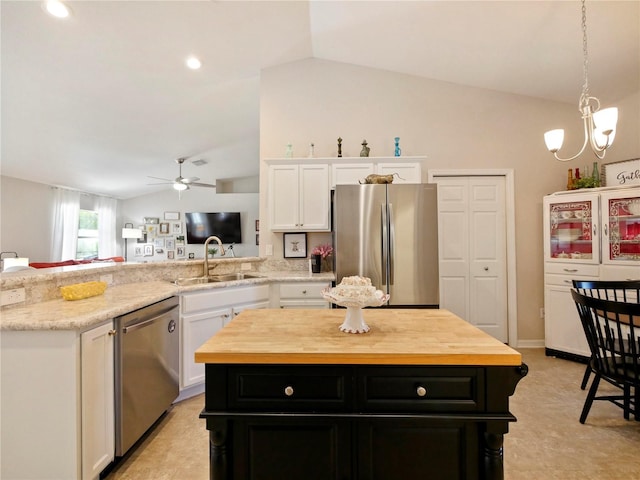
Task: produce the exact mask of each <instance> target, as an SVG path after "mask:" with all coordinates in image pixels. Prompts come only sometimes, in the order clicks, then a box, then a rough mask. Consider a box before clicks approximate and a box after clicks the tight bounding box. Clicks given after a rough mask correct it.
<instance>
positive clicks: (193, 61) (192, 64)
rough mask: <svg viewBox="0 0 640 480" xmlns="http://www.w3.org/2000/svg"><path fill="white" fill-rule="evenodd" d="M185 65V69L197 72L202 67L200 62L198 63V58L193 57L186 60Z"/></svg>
mask: <svg viewBox="0 0 640 480" xmlns="http://www.w3.org/2000/svg"><path fill="white" fill-rule="evenodd" d="M186 63H187V67H189V68H190V69H191V70H198V69H199V68H200V67H202V62H201V61H200V59H199V58H198V57H194V56H193V55H192V56H190V57H188V58H187V60H186Z"/></svg>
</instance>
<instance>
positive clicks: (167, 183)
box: [147, 182, 173, 185]
mask: <svg viewBox="0 0 640 480" xmlns="http://www.w3.org/2000/svg"><path fill="white" fill-rule="evenodd" d="M147 185H173V182H162V183H147Z"/></svg>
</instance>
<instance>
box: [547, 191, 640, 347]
mask: <svg viewBox="0 0 640 480" xmlns="http://www.w3.org/2000/svg"><path fill="white" fill-rule="evenodd" d="M636 204H637V205H638V206H637V207H635V205H636ZM543 208H544V211H543V213H544V258H545V270H544V273H545V275H544V282H545V288H544V304H545V346H546V348H547V352H548V353H551V354H560V355H563V354H568V356H572V355H577V356H580V357H589V356H590V352H589V347H588V345H587V342H586V340H585V338H584V333H583V331H582V326H581V324H580V319H579V317H578V313H577V311H576V307H575V303H574V302H573V299H572V298H571V288H572V280H634V279H635V280H637V279H640V211H638V214H634V213H633V212H634V211H636V208H638V209H640V187H631V188H614V189H612V188H600V189H589V190H584V191H581V192H577V193H576V192H558V193H555V194H553V195H548V196H546V197H545V198H544V201H543Z"/></svg>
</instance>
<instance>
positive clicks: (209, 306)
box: [180, 285, 269, 390]
mask: <svg viewBox="0 0 640 480" xmlns="http://www.w3.org/2000/svg"><path fill="white" fill-rule="evenodd" d="M268 307H269V285H251V286H243V287H225V288H216V289H212V290H200V291H197V292H192V293H184V294H182V295H181V297H180V322H181V332H182V342H181V343H182V354H181V362H180V363H181V368H180V372H181V373H180V389H181V390H183V389H185V388H188V387H192V386H194V385H202V384H204V365H203V364H201V363H195V362H194V360H193V356H194V353H195V351H196V349H197V348H198V347H199V346H200V345H202V344H203V343H204V342H206V341H207V340H209V338H211V337H212V336H213V335H214V334H215V333H216V332H218V331H219V330H220V329H221V328H222V327H224V326H225V325H226V324H227V323H229V322H230V321H231V319H232V318H233V317H234V316H236V315H238V314H239V313H240V312H241V311H242V310H243V309H246V308H268Z"/></svg>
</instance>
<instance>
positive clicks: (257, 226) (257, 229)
mask: <svg viewBox="0 0 640 480" xmlns="http://www.w3.org/2000/svg"><path fill="white" fill-rule="evenodd" d="M259 231H260V220H256V232H259Z"/></svg>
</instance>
